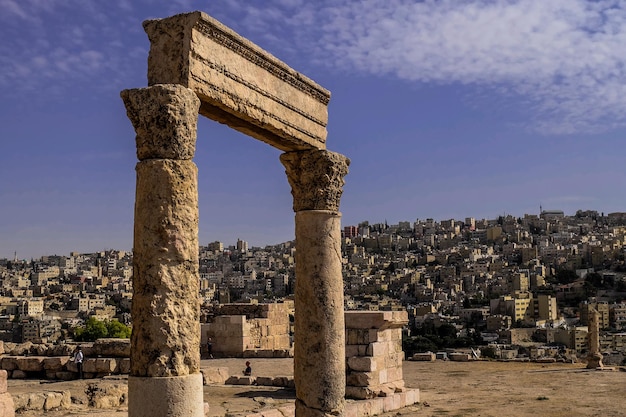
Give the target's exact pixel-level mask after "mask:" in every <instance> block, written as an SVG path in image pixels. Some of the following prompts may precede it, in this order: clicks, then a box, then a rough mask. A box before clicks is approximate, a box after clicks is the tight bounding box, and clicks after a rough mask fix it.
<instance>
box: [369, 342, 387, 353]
mask: <svg viewBox="0 0 626 417" xmlns="http://www.w3.org/2000/svg"><path fill="white" fill-rule="evenodd" d="M388 353H389V343H387V342H374V343H370V344H369V345H368V346H367V351H366V354H367V356H386V355H387V354H388Z"/></svg>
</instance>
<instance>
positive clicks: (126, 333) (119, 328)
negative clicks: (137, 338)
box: [106, 320, 131, 339]
mask: <svg viewBox="0 0 626 417" xmlns="http://www.w3.org/2000/svg"><path fill="white" fill-rule="evenodd" d="M106 327H107V331H108V332H109V334H108V337H114V338H116V339H128V338H129V337H130V331H131V330H130V327H128V326H127V325H125V324H124V323H121V322H119V321H117V320H111V321H107V322H106Z"/></svg>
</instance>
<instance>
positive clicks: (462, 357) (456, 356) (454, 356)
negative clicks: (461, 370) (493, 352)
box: [448, 352, 470, 362]
mask: <svg viewBox="0 0 626 417" xmlns="http://www.w3.org/2000/svg"><path fill="white" fill-rule="evenodd" d="M448 358H449V359H450V360H451V361H455V362H469V360H470V355H469V354H468V353H459V352H454V353H450V354H448Z"/></svg>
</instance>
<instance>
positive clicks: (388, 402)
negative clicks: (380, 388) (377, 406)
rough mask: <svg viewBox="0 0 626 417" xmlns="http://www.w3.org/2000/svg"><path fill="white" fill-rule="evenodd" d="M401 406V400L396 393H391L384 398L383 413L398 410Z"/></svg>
mask: <svg viewBox="0 0 626 417" xmlns="http://www.w3.org/2000/svg"><path fill="white" fill-rule="evenodd" d="M403 406H404V405H403V404H401V400H400V397H399V396H398V394H393V395H390V396H388V397H385V398H384V402H383V408H384V412H385V413H389V412H391V411H394V410H398V409H400V408H402V407H403Z"/></svg>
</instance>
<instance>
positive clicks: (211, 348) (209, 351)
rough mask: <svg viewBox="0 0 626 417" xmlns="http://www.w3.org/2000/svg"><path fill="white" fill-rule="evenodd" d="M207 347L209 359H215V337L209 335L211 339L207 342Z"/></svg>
mask: <svg viewBox="0 0 626 417" xmlns="http://www.w3.org/2000/svg"><path fill="white" fill-rule="evenodd" d="M206 349H207V352H208V353H209V359H213V339H211V338H210V337H209V341H208V342H207V343H206Z"/></svg>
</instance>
